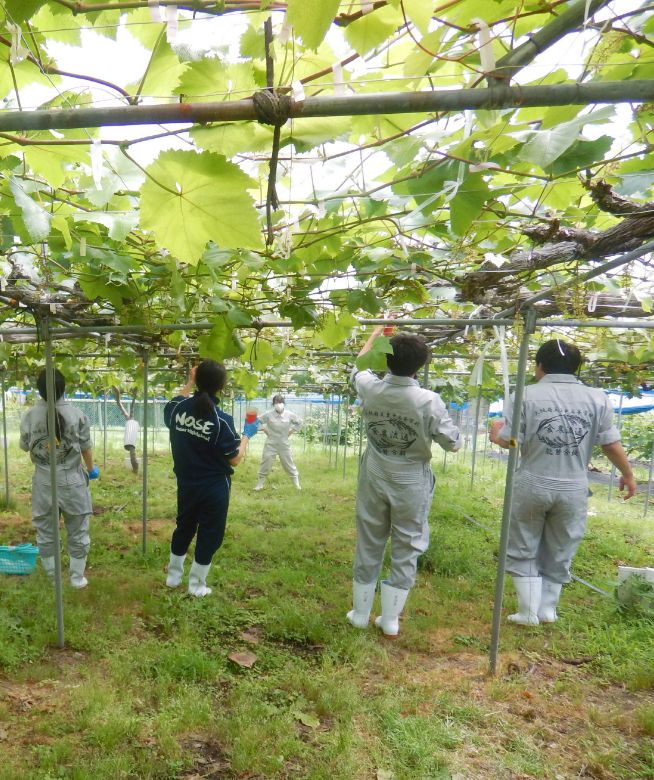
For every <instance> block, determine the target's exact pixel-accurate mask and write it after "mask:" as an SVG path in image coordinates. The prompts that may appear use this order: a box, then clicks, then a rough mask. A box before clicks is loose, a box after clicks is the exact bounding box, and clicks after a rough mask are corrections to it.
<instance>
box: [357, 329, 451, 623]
mask: <svg viewBox="0 0 654 780" xmlns="http://www.w3.org/2000/svg"><path fill="white" fill-rule="evenodd" d="M382 332H383V327H381V326H380V327H378V328H375V330H373V332H372V334H371V336H370V338H369V339H368V341H367V342H366V344H365V346H364V347H363V349H362V350H361V352H360V353H359V355H363V354H365V353H366V352H368V351H369V350H370V349H371V347H372V345H373V343H374V341H375V339H376V338H377V337H378V336H379V335H380V334H381V333H382ZM390 345H391V347H392V348H393V352H392V354H388V355H387V356H386V362H387V365H388V369H389V373H388V374H386V376H385V377H384V378H383V379H378V378H377V377H376V376H375V375H374V374H373V373H372V371H369V370H368V371H358V370H356V369H355V370H354V371H353V374H352V381H353V384H354V386H355V387H356V390H357V393H358V395H359V398H360V399H361V408H362V413H363V421H364V425H365V429H366V433H367V437H368V445H367V448H366V451H365V452H364V455H363V458H362V460H361V467H360V470H359V485H358V489H357V499H356V519H357V542H356V552H355V560H354V570H353V583H352V602H353V608H352V610H351V611H350V612H348V613H347V619H348V620H349V621H350V623H351V624H352V625H353V626H355V627H356V628H367V627H368V621H369V618H370V611H371V608H372V602H373V599H374V596H375V590H376V587H377V580H378V579H379V576H380V572H381V568H382V562H383V560H384V550H385V547H386V543H387V541H388V539H389V538H390V540H391V571H390V574H389V576H388V579H385V580H382V583H381V616H380V617H378V618H377V619H376V621H375V624H376V625H377V626H378V627H379V628H381V629H382V631H383V632H384V635H385V636H388V637H394V636H397V634H398V633H399V616H400V613H401V612H402V609H403V607H404V604H405V602H406V599H407V596H408V594H409V591H410V589H411V588H412V587H413V585H414V583H415V579H416V569H417V564H418V557H419V556H420V554H421V553H423V552H425V550H426V549H427V547H428V546H429V509H430V507H431V502H432V497H433V493H434V484H435V480H434V475H433V473H432V470H431V466H430V462H431V457H432V455H431V445H432V442H436V443H437V444H439V445H440V446H441V447H442V448H443V449H444V450H446V451H447V452H455V451H456V450H458V449H459V447H460V446H461V439H460V434H459V430H458V428H457V427H456V426H455V425H454V423H453V422H452V420H451V418H450V416H449V414H448V412H447V409H446V407H445V404H444V403H443V401H442V400H441V398H440V396H439V395H438V394H437V393H434V392H432V391H431V390H428V389H426V388H421V387H420V385H419V384H418V380H417V379H416V373H417V372H418V371H419V370H420V368H422V366H424V365H425V363H426V362H427V361H428V360H429V347H428V346H427V345H426V344H425V342H424V341H423V340H422V339H421V338H420V337H419V336H416V335H413V334H410V333H399V334H397V335H396V336H393V337H392V338H391V340H390Z"/></svg>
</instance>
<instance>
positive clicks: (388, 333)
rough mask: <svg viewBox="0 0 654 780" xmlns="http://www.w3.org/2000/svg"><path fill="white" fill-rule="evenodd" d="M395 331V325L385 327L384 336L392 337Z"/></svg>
mask: <svg viewBox="0 0 654 780" xmlns="http://www.w3.org/2000/svg"><path fill="white" fill-rule="evenodd" d="M394 330H395V326H394V325H384V336H392V335H393V331H394Z"/></svg>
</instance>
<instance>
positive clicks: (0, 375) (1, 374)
mask: <svg viewBox="0 0 654 780" xmlns="http://www.w3.org/2000/svg"><path fill="white" fill-rule="evenodd" d="M0 385H1V387H0V390H1V391H2V442H3V451H4V458H5V506H6V507H9V498H10V496H9V449H8V447H9V443H8V442H7V409H6V405H5V390H6V388H5V369H4V366H3V367H2V368H1V369H0Z"/></svg>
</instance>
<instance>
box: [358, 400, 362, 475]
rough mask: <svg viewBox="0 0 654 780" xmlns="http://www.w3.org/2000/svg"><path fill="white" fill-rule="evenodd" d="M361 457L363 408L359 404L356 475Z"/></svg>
mask: <svg viewBox="0 0 654 780" xmlns="http://www.w3.org/2000/svg"><path fill="white" fill-rule="evenodd" d="M362 458H363V410H362V409H361V407H360V406H359V457H358V458H357V475H358V474H359V470H360V468H361V459H362Z"/></svg>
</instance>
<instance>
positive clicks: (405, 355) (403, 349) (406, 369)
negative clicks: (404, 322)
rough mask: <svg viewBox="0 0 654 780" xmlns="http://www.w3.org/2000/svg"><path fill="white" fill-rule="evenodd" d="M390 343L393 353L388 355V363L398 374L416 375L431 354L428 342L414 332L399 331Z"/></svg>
mask: <svg viewBox="0 0 654 780" xmlns="http://www.w3.org/2000/svg"><path fill="white" fill-rule="evenodd" d="M390 344H391V347H393V354H392V355H391V354H390V353H389V354H388V355H386V365H387V366H388V370H389V371H390V372H391V374H395V375H396V376H414V374H416V373H417V372H418V369H420V368H422V366H424V365H425V363H426V362H427V361H428V360H429V358H430V356H431V351H430V349H429V347H428V346H427V344H425V342H424V341H423V340H422V339H421V338H420V336H416V335H415V334H413V333H398V334H397V335H396V336H393V337H392V338H391V339H390Z"/></svg>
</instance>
